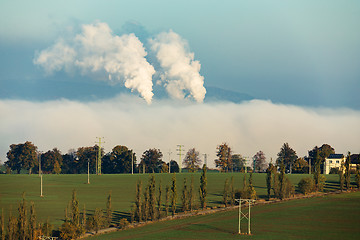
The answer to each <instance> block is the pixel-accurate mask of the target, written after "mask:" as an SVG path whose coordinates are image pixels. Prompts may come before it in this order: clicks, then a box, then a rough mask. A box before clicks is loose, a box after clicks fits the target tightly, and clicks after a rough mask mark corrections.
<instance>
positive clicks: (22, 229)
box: [17, 193, 28, 240]
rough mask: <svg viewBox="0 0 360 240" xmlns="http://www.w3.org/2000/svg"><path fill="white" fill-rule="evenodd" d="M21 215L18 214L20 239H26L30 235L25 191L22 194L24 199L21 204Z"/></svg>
mask: <svg viewBox="0 0 360 240" xmlns="http://www.w3.org/2000/svg"><path fill="white" fill-rule="evenodd" d="M18 210H19V216H18V221H17V222H18V235H19V239H23V240H25V239H26V238H27V237H28V219H27V209H26V200H25V193H23V195H22V201H21V202H20V204H19V208H18Z"/></svg>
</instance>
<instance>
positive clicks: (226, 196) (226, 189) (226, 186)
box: [223, 179, 229, 207]
mask: <svg viewBox="0 0 360 240" xmlns="http://www.w3.org/2000/svg"><path fill="white" fill-rule="evenodd" d="M223 203H224V204H225V207H227V206H228V203H229V179H225V184H224V191H223Z"/></svg>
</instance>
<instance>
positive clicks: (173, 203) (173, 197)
mask: <svg viewBox="0 0 360 240" xmlns="http://www.w3.org/2000/svg"><path fill="white" fill-rule="evenodd" d="M170 191H171V193H170V195H171V211H172V215H173V216H174V215H175V212H176V200H177V190H176V177H175V174H174V175H173V176H172V179H171V187H170Z"/></svg>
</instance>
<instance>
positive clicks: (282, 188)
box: [279, 162, 286, 200]
mask: <svg viewBox="0 0 360 240" xmlns="http://www.w3.org/2000/svg"><path fill="white" fill-rule="evenodd" d="M285 181H286V180H285V164H284V163H283V162H281V164H280V174H279V190H280V191H279V198H280V199H281V200H282V199H284V198H285Z"/></svg>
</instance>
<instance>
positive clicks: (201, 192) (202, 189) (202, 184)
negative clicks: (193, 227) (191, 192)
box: [199, 164, 207, 209]
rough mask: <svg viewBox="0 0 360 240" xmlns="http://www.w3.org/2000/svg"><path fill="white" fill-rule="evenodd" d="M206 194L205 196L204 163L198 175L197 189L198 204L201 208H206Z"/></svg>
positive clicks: (205, 178)
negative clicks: (198, 183)
mask: <svg viewBox="0 0 360 240" xmlns="http://www.w3.org/2000/svg"><path fill="white" fill-rule="evenodd" d="M206 196H207V177H206V164H204V165H203V168H202V173H201V177H200V189H199V197H200V206H201V208H202V209H204V208H206Z"/></svg>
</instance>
